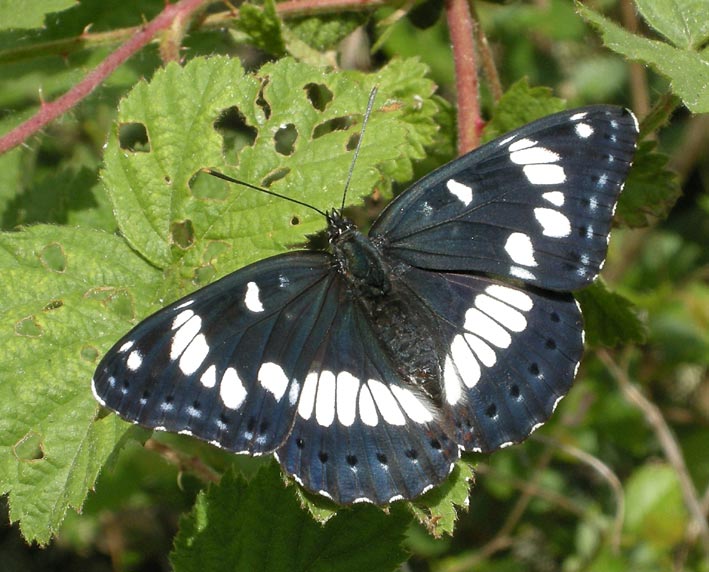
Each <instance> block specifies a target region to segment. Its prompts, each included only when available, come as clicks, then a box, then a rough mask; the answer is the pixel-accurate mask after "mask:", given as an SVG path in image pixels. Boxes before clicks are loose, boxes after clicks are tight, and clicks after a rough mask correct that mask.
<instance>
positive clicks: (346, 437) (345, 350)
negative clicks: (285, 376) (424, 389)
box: [278, 303, 459, 505]
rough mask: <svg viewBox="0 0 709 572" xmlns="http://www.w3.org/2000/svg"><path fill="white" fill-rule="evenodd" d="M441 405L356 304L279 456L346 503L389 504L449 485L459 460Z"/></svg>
mask: <svg viewBox="0 0 709 572" xmlns="http://www.w3.org/2000/svg"><path fill="white" fill-rule="evenodd" d="M442 422H443V418H442V415H441V412H440V410H438V409H437V408H436V407H435V405H434V403H433V402H432V401H431V400H430V399H428V398H427V397H426V396H425V395H423V394H422V393H421V392H418V391H416V390H415V388H412V387H409V386H406V385H404V383H403V382H402V379H401V375H399V374H398V373H397V372H396V371H395V368H394V366H393V365H392V362H391V361H390V359H389V357H388V356H387V355H386V353H385V351H384V350H383V347H382V346H381V344H380V342H378V341H377V339H376V338H375V334H374V332H373V330H372V329H371V324H370V322H369V321H368V320H367V319H366V317H365V315H364V313H363V312H362V311H361V308H360V307H359V306H358V305H357V304H356V303H342V304H341V305H340V311H339V312H338V315H337V317H336V318H335V320H334V322H333V328H332V331H331V333H330V335H329V336H328V337H327V338H326V339H324V340H323V344H322V346H321V347H320V348H319V351H318V354H317V356H316V359H315V361H314V362H313V364H312V368H311V370H310V371H309V372H308V375H307V376H306V378H305V384H304V386H303V393H302V396H301V399H300V403H299V405H298V414H297V416H296V420H295V424H294V426H293V430H292V432H291V435H290V436H289V438H288V440H287V441H286V442H285V444H284V445H283V447H281V449H279V450H278V457H279V459H280V462H281V465H282V466H283V468H284V470H285V471H286V472H288V473H290V474H292V475H295V476H296V478H297V479H298V481H299V482H300V483H301V484H303V485H304V486H305V487H306V488H308V489H310V490H312V491H314V492H318V493H320V494H322V495H325V496H327V497H329V498H331V499H333V500H335V501H336V502H338V503H339V504H350V503H355V502H362V501H369V502H373V503H375V504H379V505H381V504H387V503H389V502H392V501H394V500H398V499H402V498H406V499H410V498H413V497H416V496H418V495H420V494H422V493H423V492H425V491H427V490H428V489H430V488H431V487H432V486H434V485H436V484H439V483H440V482H441V481H443V480H444V479H445V478H446V477H447V476H448V475H449V474H450V471H451V470H452V468H453V463H454V462H455V460H456V459H457V458H458V456H459V448H458V445H457V443H455V441H453V439H452V438H451V437H450V436H449V435H450V433H451V431H450V429H446V430H444V429H443V424H442Z"/></svg>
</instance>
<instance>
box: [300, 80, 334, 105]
mask: <svg viewBox="0 0 709 572" xmlns="http://www.w3.org/2000/svg"><path fill="white" fill-rule="evenodd" d="M305 94H306V96H307V98H308V101H310V103H311V105H312V106H313V107H314V108H315V109H317V110H318V111H325V108H326V107H327V105H328V103H330V102H331V101H332V92H331V91H330V90H329V89H328V88H327V86H325V85H324V84H322V83H309V84H307V85H306V86H305Z"/></svg>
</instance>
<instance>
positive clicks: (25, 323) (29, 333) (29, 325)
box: [15, 316, 44, 338]
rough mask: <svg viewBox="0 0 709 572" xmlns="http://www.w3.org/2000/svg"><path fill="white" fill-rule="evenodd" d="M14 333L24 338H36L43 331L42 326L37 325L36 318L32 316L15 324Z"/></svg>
mask: <svg viewBox="0 0 709 572" xmlns="http://www.w3.org/2000/svg"><path fill="white" fill-rule="evenodd" d="M15 333H16V334H17V335H18V336H24V337H26V338H38V337H40V336H41V335H42V334H43V333H44V331H43V329H42V326H40V325H39V322H38V321H37V318H35V317H34V316H27V317H26V318H22V319H21V320H20V321H18V322H16V323H15Z"/></svg>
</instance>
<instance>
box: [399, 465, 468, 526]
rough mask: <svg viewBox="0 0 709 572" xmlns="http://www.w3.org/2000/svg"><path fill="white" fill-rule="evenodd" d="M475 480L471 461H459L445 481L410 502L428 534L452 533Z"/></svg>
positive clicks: (466, 506)
mask: <svg viewBox="0 0 709 572" xmlns="http://www.w3.org/2000/svg"><path fill="white" fill-rule="evenodd" d="M474 480H475V477H474V474H473V468H472V467H471V466H470V464H468V463H466V462H465V461H462V460H461V461H458V463H457V464H456V465H455V468H454V469H453V472H452V473H451V476H450V477H449V478H448V480H447V481H446V482H444V483H443V484H442V485H440V486H438V487H436V488H434V489H433V490H431V491H429V492H428V493H426V494H425V495H424V496H422V497H421V498H419V499H416V500H415V501H413V502H411V503H410V507H411V511H412V512H413V514H414V516H415V517H416V518H417V519H418V521H419V522H420V523H421V524H422V525H423V526H424V527H425V528H426V530H427V531H428V533H429V534H431V535H432V536H435V537H436V538H439V537H441V536H443V535H444V534H448V535H452V534H453V531H454V529H455V523H456V522H457V520H458V511H459V510H460V509H463V510H467V509H468V502H469V500H468V499H469V496H470V486H471V484H472V483H473V482H474Z"/></svg>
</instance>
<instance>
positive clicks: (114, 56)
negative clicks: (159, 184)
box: [0, 0, 212, 154]
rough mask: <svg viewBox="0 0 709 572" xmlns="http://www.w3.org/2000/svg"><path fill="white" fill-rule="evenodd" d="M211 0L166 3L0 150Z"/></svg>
mask: <svg viewBox="0 0 709 572" xmlns="http://www.w3.org/2000/svg"><path fill="white" fill-rule="evenodd" d="M209 1H212V0H180V2H178V3H177V4H168V5H167V6H165V9H164V10H163V11H162V12H160V14H158V15H157V16H156V17H155V19H153V20H152V21H151V22H149V23H148V24H146V25H145V26H143V27H141V28H140V29H139V30H138V31H137V32H136V33H135V34H134V35H133V36H132V37H131V38H129V39H128V40H127V41H126V42H125V43H124V44H123V45H121V46H120V47H119V48H118V49H117V50H116V51H114V52H113V53H111V54H109V56H108V57H107V58H106V59H105V60H103V61H102V62H101V63H100V64H99V65H98V66H96V67H95V68H94V69H93V70H92V71H90V72H89V73H88V74H87V75H86V77H85V78H84V79H83V80H81V81H80V82H79V83H77V84H76V85H75V86H74V87H73V88H71V89H70V90H69V91H68V92H66V93H65V94H64V95H62V96H60V97H59V98H57V99H55V100H54V101H51V102H49V103H45V102H42V104H41V106H40V108H39V111H38V112H37V113H36V114H35V115H34V116H32V117H30V118H29V119H28V120H27V121H25V122H24V123H21V124H20V125H18V126H17V127H15V128H14V129H13V130H12V131H10V132H9V133H8V134H6V135H4V136H3V137H2V138H0V154H2V153H4V152H6V151H8V150H10V149H12V148H13V147H16V146H17V145H20V144H21V143H22V142H24V141H25V140H27V138H28V137H30V136H31V135H33V134H35V133H37V132H38V131H39V130H40V129H42V128H43V127H44V126H45V125H47V124H48V123H49V122H51V121H53V120H54V119H56V118H57V117H59V116H60V115H62V114H63V113H65V112H66V111H68V110H69V109H71V108H72V107H74V106H75V105H76V104H77V103H79V101H81V100H82V99H84V98H85V97H86V96H88V95H89V94H90V93H91V92H92V91H93V90H94V89H96V88H97V87H98V86H99V85H101V83H102V82H103V81H104V80H105V79H106V78H107V77H108V76H109V75H111V73H113V71H114V70H115V69H116V68H117V67H118V66H120V65H121V64H122V63H123V62H125V61H126V60H127V59H128V58H130V57H131V56H132V55H133V54H135V53H136V52H137V51H138V50H140V49H141V48H143V47H144V46H146V45H147V44H148V43H150V42H151V41H152V39H153V38H154V37H155V35H156V34H158V33H159V32H161V31H163V30H166V29H168V28H169V27H170V26H172V25H173V24H174V22H175V20H176V19H185V18H187V17H188V16H189V15H190V14H192V13H193V12H194V11H195V10H197V9H199V8H201V7H202V6H203V5H204V4H205V2H209Z"/></svg>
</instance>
